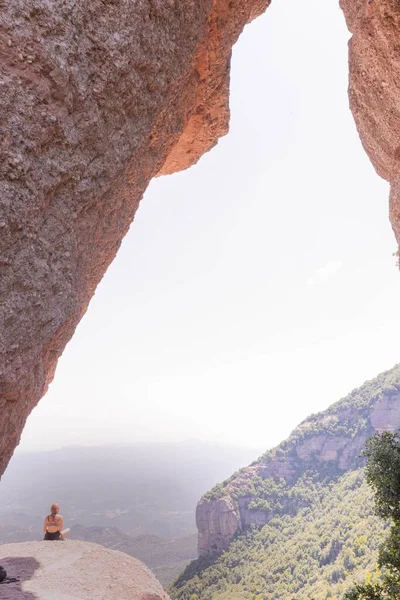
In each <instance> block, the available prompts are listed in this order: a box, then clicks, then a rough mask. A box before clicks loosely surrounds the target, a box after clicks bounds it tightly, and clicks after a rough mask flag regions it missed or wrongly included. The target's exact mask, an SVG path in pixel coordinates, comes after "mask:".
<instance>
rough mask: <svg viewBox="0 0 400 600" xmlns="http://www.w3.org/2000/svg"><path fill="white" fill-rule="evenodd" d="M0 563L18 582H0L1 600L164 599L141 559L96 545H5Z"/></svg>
mask: <svg viewBox="0 0 400 600" xmlns="http://www.w3.org/2000/svg"><path fill="white" fill-rule="evenodd" d="M0 564H1V565H2V566H3V567H4V568H5V569H6V571H7V575H8V578H10V579H16V580H17V581H15V582H12V583H5V584H1V586H0V595H1V598H2V600H34V599H35V600H56V599H57V600H96V599H98V600H100V599H101V600H117V599H118V600H168V596H167V594H166V593H165V592H164V590H163V589H162V587H161V585H160V584H159V583H158V581H157V580H156V579H155V577H154V575H152V573H151V572H150V571H149V569H148V568H147V567H145V566H144V565H143V564H142V563H141V562H139V561H138V560H136V559H134V558H131V557H130V556H128V555H127V554H123V553H122V552H116V551H114V550H107V549H106V548H103V547H102V546H98V545H97V544H89V543H87V542H77V541H74V542H72V541H66V542H25V543H22V544H5V545H2V546H0Z"/></svg>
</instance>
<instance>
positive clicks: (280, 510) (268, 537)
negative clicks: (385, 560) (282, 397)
mask: <svg viewBox="0 0 400 600" xmlns="http://www.w3.org/2000/svg"><path fill="white" fill-rule="evenodd" d="M399 427H400V365H397V366H395V367H394V368H393V369H391V370H390V371H387V372H385V373H382V374H381V375H379V376H378V377H376V378H375V379H373V380H372V381H368V382H366V383H365V384H364V385H363V386H361V387H360V388H358V389H356V390H354V391H353V392H351V393H350V394H349V395H348V396H347V397H346V398H344V399H342V400H340V401H339V402H337V403H336V404H333V405H332V406H331V407H330V408H328V410H326V411H324V412H322V413H319V414H317V415H311V416H310V417H309V418H307V419H306V420H305V421H303V422H302V423H301V424H300V425H299V426H298V427H297V428H296V429H295V430H294V432H293V433H292V434H291V435H290V436H289V438H288V439H287V440H285V441H284V442H282V443H281V444H280V445H279V446H278V447H277V448H274V449H272V450H269V451H268V452H266V453H265V454H264V455H262V456H261V458H260V459H258V460H257V461H255V462H253V463H252V464H251V465H250V466H249V467H246V468H244V469H241V470H239V471H238V472H236V473H235V474H234V475H232V476H231V477H230V478H228V479H227V480H225V481H224V482H223V483H221V484H218V485H217V486H215V487H214V488H213V489H211V491H209V492H208V493H207V494H205V495H204V496H203V498H202V499H201V501H200V502H199V504H198V507H197V515H196V516H197V524H198V529H199V549H200V554H201V557H200V559H199V560H196V561H194V562H193V563H191V564H190V565H189V566H188V567H187V568H186V569H185V571H184V572H183V573H182V574H181V575H180V577H179V578H178V579H177V580H176V582H175V584H174V585H173V586H172V588H171V589H170V595H171V597H172V598H173V600H289V599H297V600H310V599H314V600H328V599H336V598H342V597H343V594H344V593H345V591H346V590H347V589H348V588H349V587H350V586H352V585H353V582H354V581H363V580H364V578H365V576H366V573H367V572H369V571H370V570H371V569H373V567H374V565H375V561H376V552H377V548H378V546H379V543H380V542H381V541H382V538H383V536H384V533H385V525H384V524H383V523H382V522H381V521H380V520H379V519H378V518H377V517H376V516H375V515H374V510H373V499H372V493H371V490H370V489H369V488H368V486H367V485H366V483H365V481H364V473H363V458H362V456H361V453H362V450H363V448H364V446H365V442H366V440H367V439H368V438H369V437H370V436H371V435H372V434H373V433H374V432H376V431H378V432H381V431H395V430H398V429H399Z"/></svg>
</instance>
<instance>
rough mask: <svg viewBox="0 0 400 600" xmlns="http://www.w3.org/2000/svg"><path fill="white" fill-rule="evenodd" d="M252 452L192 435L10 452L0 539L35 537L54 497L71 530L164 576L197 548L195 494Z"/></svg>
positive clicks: (0, 500) (0, 504) (0, 490)
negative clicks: (164, 440) (158, 440)
mask: <svg viewBox="0 0 400 600" xmlns="http://www.w3.org/2000/svg"><path fill="white" fill-rule="evenodd" d="M255 455H256V452H254V450H253V451H252V450H249V449H242V448H238V447H233V446H224V445H218V444H212V443H205V442H204V443H203V442H198V441H187V442H181V443H170V444H168V443H163V444H161V443H160V444H150V443H148V444H142V443H141V444H132V445H108V446H99V447H73V446H71V447H66V448H62V449H60V450H57V451H51V452H36V453H20V454H18V453H17V454H16V455H15V456H14V457H13V459H12V461H11V463H10V465H9V467H8V469H7V471H6V473H5V474H4V476H3V478H2V480H1V482H0V543H11V542H16V541H27V540H33V539H41V537H42V523H43V519H44V516H45V515H46V514H47V513H48V511H49V506H50V504H51V503H52V502H58V503H59V504H60V507H61V513H62V514H63V516H64V518H65V523H66V525H68V526H69V527H71V528H72V531H71V534H70V535H71V538H76V539H83V540H86V541H92V542H97V543H100V544H103V545H105V546H107V547H110V548H118V549H119V550H124V551H125V552H127V553H128V554H131V555H132V556H136V557H137V558H140V559H141V560H143V561H144V562H145V563H146V564H148V566H149V567H150V568H152V570H153V571H154V572H155V573H156V574H157V575H158V576H159V578H160V580H161V581H162V583H164V584H165V583H168V582H170V581H171V580H172V579H173V578H174V577H175V576H176V575H177V574H178V573H179V572H180V571H181V570H182V569H183V567H184V566H185V564H187V563H188V562H189V561H190V560H192V559H193V558H196V556H197V540H196V535H195V534H196V525H195V506H196V502H197V500H198V498H199V497H200V496H201V495H203V494H204V493H205V492H206V491H207V489H209V488H210V487H211V486H213V485H214V484H215V483H217V482H218V481H219V480H220V479H221V478H224V477H227V476H228V475H229V474H230V473H231V472H232V470H234V469H236V468H238V467H240V466H243V465H245V464H246V463H247V462H249V460H251V459H252V458H254V456H255Z"/></svg>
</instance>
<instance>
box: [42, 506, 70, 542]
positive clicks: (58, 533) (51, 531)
mask: <svg viewBox="0 0 400 600" xmlns="http://www.w3.org/2000/svg"><path fill="white" fill-rule="evenodd" d="M59 510H60V507H59V506H58V504H52V505H51V508H50V511H51V513H50V514H49V515H47V517H46V518H45V520H44V525H43V531H44V539H45V540H63V539H64V538H65V536H66V535H67V533H68V532H69V529H65V530H64V531H63V527H64V519H63V517H62V516H61V515H60V514H59Z"/></svg>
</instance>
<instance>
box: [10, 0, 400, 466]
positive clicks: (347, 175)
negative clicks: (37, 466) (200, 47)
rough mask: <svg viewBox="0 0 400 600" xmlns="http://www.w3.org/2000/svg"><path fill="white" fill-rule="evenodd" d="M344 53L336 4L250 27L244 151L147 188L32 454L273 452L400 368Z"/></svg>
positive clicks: (399, 332) (383, 238)
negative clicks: (151, 447)
mask: <svg viewBox="0 0 400 600" xmlns="http://www.w3.org/2000/svg"><path fill="white" fill-rule="evenodd" d="M348 37H349V36H348V32H347V30H346V27H345V23H344V18H343V16H342V13H341V12H340V10H339V7H338V3H337V1H336V0H328V1H325V2H321V0H308V2H302V3H300V2H298V0H279V2H278V1H276V2H274V3H273V4H272V6H271V7H270V8H269V9H268V11H267V13H266V15H265V16H264V17H262V18H260V19H258V20H257V21H255V22H253V23H252V24H251V26H249V27H247V29H246V30H245V33H244V34H243V36H242V37H241V39H240V41H239V43H238V44H237V45H236V47H235V48H234V54H233V63H232V88H231V111H232V120H231V131H230V134H229V135H228V137H226V138H224V139H223V140H221V142H220V143H219V145H218V147H217V148H215V149H214V150H212V152H210V153H208V154H207V155H206V156H204V157H203V158H202V159H201V161H200V162H199V163H198V165H197V166H195V167H193V168H191V169H190V170H189V171H186V172H184V173H180V174H177V175H174V176H170V177H164V178H160V179H157V180H155V181H154V182H153V183H152V184H151V186H150V188H149V189H148V191H147V193H146V195H145V197H144V199H143V201H142V204H141V207H140V209H139V211H138V213H137V215H136V218H135V222H134V224H133V225H132V227H131V230H130V233H129V234H128V235H127V237H126V239H125V241H124V243H123V246H122V249H121V251H120V252H119V255H118V257H117V259H116V260H115V262H114V263H113V265H112V266H111V267H110V269H109V271H108V272H107V274H106V276H105V278H104V279H103V281H102V283H101V285H100V286H99V288H98V290H97V293H96V296H95V298H94V299H93V301H92V303H91V305H90V307H89V311H88V313H87V314H86V316H85V317H84V319H83V321H82V322H81V324H80V325H79V327H78V329H77V331H76V333H75V337H74V338H73V340H72V341H71V342H70V343H69V345H68V347H67V349H66V351H65V352H64V355H63V357H62V359H61V360H60V362H59V366H58V369H57V373H56V377H55V380H54V382H53V384H52V385H51V387H50V391H49V392H48V394H47V396H46V397H45V398H44V399H43V400H42V401H41V402H40V404H39V406H38V407H37V408H36V409H35V410H34V411H33V413H32V415H31V417H30V418H29V420H28V424H27V426H26V428H25V431H24V433H23V438H22V443H21V446H20V448H21V450H34V449H35V450H36V449H46V448H57V447H60V446H63V445H66V444H97V443H112V442H134V441H143V440H147V441H149V440H150V441H151V440H157V441H168V440H184V439H187V438H199V439H203V440H215V441H220V442H229V443H234V444H237V445H243V446H254V447H257V448H260V447H264V448H267V447H270V446H271V445H274V444H276V443H278V442H279V441H281V440H282V439H283V438H284V437H286V436H287V435H288V434H289V433H290V431H291V430H292V429H293V428H294V427H295V426H296V425H297V424H298V423H299V421H301V420H302V419H303V418H305V417H306V416H307V415H309V414H310V413H311V412H316V411H319V410H322V409H324V408H326V407H327V406H328V405H329V404H331V403H332V402H334V401H336V400H338V399H339V398H340V397H342V396H344V395H346V394H347V393H348V392H349V391H351V390H352V389H353V388H354V387H356V386H358V385H360V384H362V383H363V382H364V381H365V380H366V379H370V378H372V377H374V376H375V375H377V374H378V373H379V372H381V371H383V370H385V369H388V368H390V367H392V366H393V365H394V364H395V363H396V362H398V361H400V353H399V352H398V339H399V337H400V323H399V318H398V305H399V300H400V275H399V272H398V270H397V268H396V263H395V258H394V257H393V256H392V255H393V253H394V252H395V250H396V243H395V240H394V236H393V233H392V230H391V228H390V224H389V220H388V186H387V184H386V183H385V182H383V181H382V180H380V179H379V178H378V176H377V175H376V174H375V172H374V170H373V168H372V166H371V164H370V163H369V161H368V158H367V156H366V155H365V153H364V152H363V150H362V147H361V144H360V142H359V139H358V136H357V133H356V129H355V125H354V122H353V120H352V117H351V114H350V111H349V109H348V100H347V39H348ZM255 458H256V457H255Z"/></svg>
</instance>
